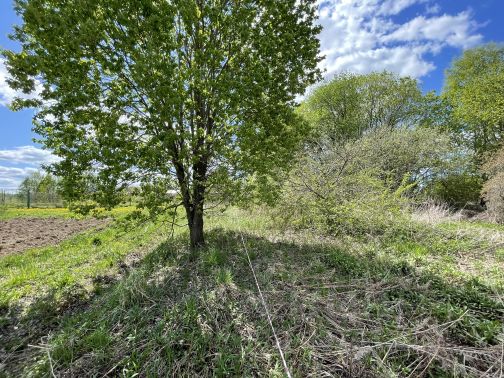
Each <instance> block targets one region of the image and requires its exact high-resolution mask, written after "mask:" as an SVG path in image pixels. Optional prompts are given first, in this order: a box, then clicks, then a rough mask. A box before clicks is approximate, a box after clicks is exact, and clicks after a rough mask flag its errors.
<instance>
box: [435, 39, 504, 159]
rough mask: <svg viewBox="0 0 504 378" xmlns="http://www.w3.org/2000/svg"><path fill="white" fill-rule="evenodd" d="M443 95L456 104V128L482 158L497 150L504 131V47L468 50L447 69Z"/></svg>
mask: <svg viewBox="0 0 504 378" xmlns="http://www.w3.org/2000/svg"><path fill="white" fill-rule="evenodd" d="M443 96H444V97H445V98H446V99H447V100H448V102H449V103H450V105H451V106H452V107H453V114H454V117H455V118H456V120H457V121H458V122H457V123H454V124H453V131H455V132H457V133H459V134H460V135H461V136H463V138H464V140H465V142H466V144H467V145H468V146H469V147H471V148H472V149H473V150H474V151H475V152H476V153H477V154H478V156H479V158H480V159H481V157H482V155H483V154H484V153H485V152H486V151H495V149H496V148H497V147H498V145H499V143H501V142H502V138H503V133H504V47H503V46H502V45H496V44H488V45H485V46H481V47H477V48H474V49H470V50H466V51H465V52H464V54H463V55H462V57H460V58H459V59H457V60H455V61H454V62H453V64H452V67H451V68H450V69H449V70H448V71H447V73H446V83H445V88H444V93H443Z"/></svg>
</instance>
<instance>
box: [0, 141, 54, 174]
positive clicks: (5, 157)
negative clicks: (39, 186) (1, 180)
mask: <svg viewBox="0 0 504 378" xmlns="http://www.w3.org/2000/svg"><path fill="white" fill-rule="evenodd" d="M57 160H58V158H57V157H56V156H54V155H53V154H52V153H51V152H50V151H47V150H43V149H41V148H37V147H35V146H21V147H15V148H13V149H9V150H0V161H6V162H8V163H11V164H29V165H37V166H39V165H40V164H47V163H52V162H55V161H57ZM0 177H1V172H0Z"/></svg>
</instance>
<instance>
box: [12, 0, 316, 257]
mask: <svg viewBox="0 0 504 378" xmlns="http://www.w3.org/2000/svg"><path fill="white" fill-rule="evenodd" d="M316 4H317V2H316V1H315V0H298V1H295V0H280V1H269V0H242V1H234V0H142V1H139V0H106V1H105V0H86V1H83V0H68V1H61V0H15V7H16V11H17V13H18V14H19V16H20V17H21V18H22V20H23V24H22V26H19V27H16V28H15V30H14V34H13V35H14V37H13V38H14V39H15V40H17V41H19V42H20V43H21V46H22V49H21V51H20V52H13V51H6V52H4V55H5V56H6V58H7V67H8V70H9V72H10V73H11V75H12V76H13V79H12V80H10V82H9V84H10V85H11V86H12V87H13V88H15V89H20V90H22V91H24V92H26V93H30V92H33V91H34V89H35V80H39V81H40V82H41V83H42V85H43V91H42V92H41V93H40V94H39V96H38V97H37V98H36V99H34V100H24V101H22V100H18V101H16V102H15V103H14V104H13V107H14V108H22V107H26V106H36V107H39V108H40V109H41V111H39V112H38V114H37V116H36V119H35V122H36V129H35V130H36V131H37V132H38V133H39V134H40V135H42V137H43V138H42V141H41V142H42V143H43V144H44V145H45V146H47V147H48V148H50V149H52V150H53V151H54V153H55V154H56V155H58V156H60V157H61V158H62V160H61V161H60V162H58V163H56V164H54V167H53V171H54V172H55V173H57V175H58V176H60V177H62V186H63V189H64V193H65V194H66V197H67V198H69V199H75V198H82V197H85V196H86V194H87V193H89V192H90V191H89V190H88V188H89V187H90V186H91V187H92V188H94V190H93V191H92V192H91V195H92V197H93V199H94V200H96V201H97V202H99V203H100V204H103V205H105V206H107V207H110V206H113V205H115V204H117V203H119V201H120V199H121V191H122V190H125V189H126V188H127V187H128V185H130V184H131V183H135V182H136V183H140V184H141V187H142V192H143V194H144V198H146V200H145V201H144V202H143V204H144V205H146V206H147V207H148V208H149V209H150V210H152V211H153V212H159V211H166V210H167V209H168V208H169V207H170V206H171V205H172V204H173V198H172V196H168V195H166V193H167V191H168V190H170V189H171V188H173V187H174V186H175V185H176V186H177V187H178V190H179V193H180V198H181V202H182V204H183V206H184V208H185V211H186V216H187V223H188V227H189V231H190V241H191V246H192V247H197V246H199V245H202V244H203V243H204V236H203V212H204V204H205V199H206V198H207V196H208V195H209V191H210V190H211V189H214V188H221V187H222V186H227V187H229V186H231V187H233V190H231V192H236V189H238V188H239V187H240V185H241V184H242V183H243V182H245V181H246V178H247V177H250V176H251V175H255V177H256V182H266V181H267V180H265V178H266V177H268V176H271V175H273V174H274V173H275V169H276V168H277V167H281V166H282V165H284V164H285V163H286V162H287V161H288V160H289V158H290V156H291V153H292V151H293V150H294V147H295V146H296V144H297V143H298V140H299V139H300V136H301V135H302V133H303V132H304V128H302V127H297V125H298V121H297V117H296V115H295V114H294V111H293V110H294V105H295V98H296V96H297V95H299V94H302V93H304V90H305V88H306V87H307V86H308V85H311V84H313V83H315V82H316V81H317V80H318V78H319V76H320V73H319V70H318V69H317V63H318V62H319V60H320V58H319V56H318V53H319V41H318V39H317V37H316V36H317V34H318V33H319V31H320V27H319V26H317V25H316V24H315V19H316ZM89 180H91V181H93V183H92V185H89ZM261 180H262V181H261ZM228 192H229V191H228Z"/></svg>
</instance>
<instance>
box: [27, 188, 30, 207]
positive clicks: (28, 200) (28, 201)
mask: <svg viewBox="0 0 504 378" xmlns="http://www.w3.org/2000/svg"><path fill="white" fill-rule="evenodd" d="M26 206H27V207H28V209H29V208H30V189H28V195H27V196H26Z"/></svg>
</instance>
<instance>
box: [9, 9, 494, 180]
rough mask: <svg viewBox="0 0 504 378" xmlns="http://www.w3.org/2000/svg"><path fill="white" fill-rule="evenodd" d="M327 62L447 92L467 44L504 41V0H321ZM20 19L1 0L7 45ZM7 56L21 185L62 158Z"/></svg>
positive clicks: (12, 174) (13, 150)
mask: <svg viewBox="0 0 504 378" xmlns="http://www.w3.org/2000/svg"><path fill="white" fill-rule="evenodd" d="M318 4H319V16H320V18H319V22H320V23H321V24H322V26H323V31H322V33H321V34H320V40H321V48H322V53H323V55H325V56H326V59H325V60H324V61H323V62H322V63H321V67H322V68H323V69H324V70H325V77H326V78H330V77H331V76H333V75H334V74H335V73H338V72H342V71H350V72H357V73H366V72H370V71H375V70H384V69H386V70H390V71H393V72H396V73H398V74H400V75H410V76H413V77H416V78H418V79H419V81H420V83H421V86H422V89H423V90H424V91H429V90H436V91H438V92H439V91H440V90H441V88H442V85H443V72H444V70H445V69H446V68H447V67H448V66H449V65H450V62H451V61H452V60H453V58H455V57H457V56H459V55H460V54H461V52H462V51H463V50H464V49H467V48H470V47H474V46H477V45H479V44H482V43H486V42H491V41H493V42H504V27H503V25H502V22H503V20H502V17H503V15H504V0H479V1H469V0H445V1H436V0H319V1H318ZM16 23H19V19H18V18H17V16H16V14H15V13H14V11H13V10H12V3H11V1H9V0H0V47H1V48H4V49H14V50H16V49H18V46H17V45H16V43H14V42H12V41H10V40H9V39H8V38H7V34H8V33H10V32H11V30H12V25H13V24H16ZM6 76H7V72H6V70H5V67H4V65H3V61H1V60H0V189H1V188H13V187H16V186H17V185H18V184H19V182H20V181H21V180H22V178H23V177H24V176H26V175H27V174H29V173H30V172H32V171H34V170H36V169H37V167H38V166H39V164H40V163H46V162H48V161H51V159H54V157H53V156H52V155H51V153H50V152H49V151H44V150H41V149H40V148H39V146H37V145H36V144H35V143H34V142H33V141H32V139H33V138H34V137H36V135H35V134H34V133H33V132H32V131H31V127H32V124H31V118H32V115H33V110H24V111H21V112H12V111H10V110H9V109H8V108H7V105H8V103H9V101H11V100H12V98H13V97H14V96H15V95H16V93H15V92H14V91H12V90H11V89H10V88H9V87H8V86H7V85H6V84H5V77H6Z"/></svg>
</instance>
